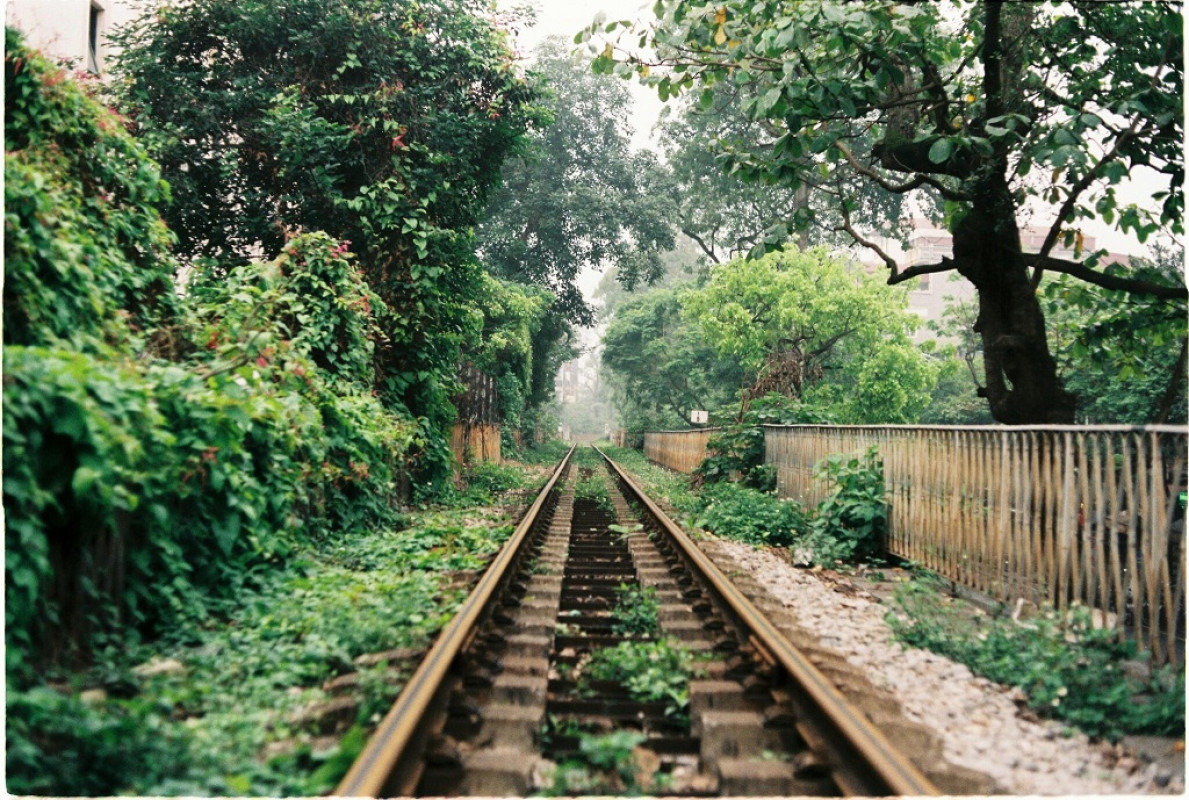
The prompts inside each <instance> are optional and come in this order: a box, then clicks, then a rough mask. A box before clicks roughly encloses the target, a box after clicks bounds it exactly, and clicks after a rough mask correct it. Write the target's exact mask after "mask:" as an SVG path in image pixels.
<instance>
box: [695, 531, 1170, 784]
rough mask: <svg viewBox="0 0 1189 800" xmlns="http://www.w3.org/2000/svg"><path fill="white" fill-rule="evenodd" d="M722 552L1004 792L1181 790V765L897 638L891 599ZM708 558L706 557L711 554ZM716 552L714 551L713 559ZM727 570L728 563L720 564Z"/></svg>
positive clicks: (742, 549)
mask: <svg viewBox="0 0 1189 800" xmlns="http://www.w3.org/2000/svg"><path fill="white" fill-rule="evenodd" d="M716 544H717V547H713V548H711V549H713V550H715V551H718V552H719V553H721V554H725V555H726V556H728V557H729V558H730V559H731V560H733V561H734V562H735V565H736V566H737V568H741V569H743V570H746V571H747V572H748V573H750V574H751V576H752V577H753V578H754V579H755V580H756V582H757V583H759V584H760V585H761V586H764V587H766V589H767V590H768V592H769V593H770V594H771V595H772V596H774V597H775V598H776V599H778V600H780V601H781V602H782V603H783V604H784V606H785V607H786V608H787V609H788V611H789V613H791V614H792V615H793V616H795V617H796V618H797V622H798V624H799V626H800V627H801V628H802V629H804V630H805V631H806V633H808V634H809V635H811V636H815V637H816V638H817V639H818V641H819V642H820V645H821V646H822V647H823V648H828V649H830V650H833V651H835V652H837V653H838V654H839V655H841V656H842V657H844V658H845V659H846V660H847V661H848V662H849V663H850V664H853V665H854V666H855V667H857V668H859V669H860V670H862V672H863V673H864V674H865V676H866V677H867V679H868V680H869V681H870V682H871V683H872V684H874V685H875V686H877V687H879V688H881V689H886V690H887V691H889V692H891V693H892V694H893V695H895V697H896V698H898V699H899V701H900V704H901V707H902V711H903V713H904V715H905V717H907V718H908V719H910V720H912V721H914V722H917V723H919V724H921V725H924V726H925V727H927V728H928V729H930V730H932V731H933V732H934V733H935V734H936V736H937V737H938V739H940V740H941V741H942V742H943V743H944V757H945V759H946V761H948V762H949V763H951V764H954V765H958V766H961V767H965V768H968V769H971V770H976V771H978V772H981V773H984V774H985V775H987V776H989V777H990V778H991V779H992V780H994V781H995V783H996V785H997V790H998V791H1000V792H1002V793H1005V794H1027V795H1094V794H1099V795H1101V794H1181V793H1183V792H1184V788H1185V787H1184V770H1183V768H1182V769H1180V770H1175V769H1170V768H1169V766H1168V765H1167V763H1166V762H1163V761H1152V762H1148V761H1145V759H1144V758H1142V757H1137V756H1135V755H1133V754H1131V753H1129V752H1128V751H1127V750H1126V749H1124V748H1122V747H1117V746H1113V745H1110V744H1108V743H1095V742H1091V741H1090V740H1089V739H1088V738H1087V737H1086V736H1085V735H1083V734H1080V733H1078V734H1074V735H1072V736H1069V735H1067V733H1066V730H1067V729H1066V726H1064V725H1062V724H1060V723H1057V722H1052V721H1034V720H1032V719H1028V718H1026V717H1025V716H1023V715H1021V705H1020V704H1018V702H1017V701H1018V700H1019V699H1021V698H1020V694H1019V691H1018V690H1016V689H1013V688H1011V687H1005V686H1002V685H1000V684H997V683H993V682H991V681H989V680H986V679H984V678H980V677H976V676H975V675H974V674H973V673H972V672H971V671H970V669H969V668H968V667H966V666H965V665H964V664H959V663H956V662H954V661H951V660H950V659H948V658H946V657H944V656H940V655H936V654H934V653H931V652H928V651H925V650H919V649H915V648H906V647H905V646H903V645H901V644H899V643H898V642H896V641H894V640H893V638H892V633H891V630H890V629H889V627H888V625H887V623H886V622H885V621H884V617H885V615H886V614H887V612H888V610H889V609H888V606H886V605H884V604H882V603H881V602H880V601H879V600H878V598H876V597H875V596H874V595H871V594H870V593H867V592H865V591H862V590H858V591H856V590H855V587H854V585H853V584H848V585H847V586H846V587H845V588H846V591H845V593H843V592H840V591H838V590H837V589H838V584H837V583H831V582H830V581H827V580H823V579H822V577H821V574H820V573H815V572H813V571H811V570H806V569H801V568H797V567H794V566H793V565H792V564H790V563H789V562H788V561H786V560H785V559H784V558H782V557H780V556H779V555H777V553H775V552H773V551H768V550H759V549H756V548H753V547H751V546H749V545H744V544H740V543H737V542H730V541H725V540H716ZM712 555H713V554H712ZM715 557H721V556H715ZM721 566H723V568H724V569H726V568H729V565H725V564H724V565H721Z"/></svg>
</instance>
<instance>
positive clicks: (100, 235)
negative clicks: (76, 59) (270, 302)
mask: <svg viewBox="0 0 1189 800" xmlns="http://www.w3.org/2000/svg"><path fill="white" fill-rule="evenodd" d="M5 47H6V50H5V57H4V88H5V94H6V97H5V109H4V110H5V113H4V122H5V125H4V343H5V344H6V345H11V344H19V345H37V344H52V343H55V342H70V343H71V345H69V346H70V347H72V348H75V347H83V346H89V345H90V344H93V343H95V342H97V341H102V340H108V341H111V342H114V341H120V340H123V339H124V338H126V337H127V336H128V335H129V334H130V333H131V332H132V330H133V328H134V327H135V328H140V329H143V328H145V327H147V326H149V325H152V324H154V323H155V322H157V321H159V320H161V319H165V318H168V317H169V315H170V313H171V310H172V306H173V303H174V292H173V286H172V276H173V271H174V267H175V262H174V260H173V257H172V255H171V254H170V252H169V247H170V244H171V241H172V237H171V235H170V233H169V230H168V229H167V228H166V227H165V224H164V223H163V222H162V221H161V218H160V215H159V214H158V212H157V206H158V204H160V203H164V202H166V201H167V200H168V198H169V191H168V187H167V186H166V185H165V184H164V183H163V182H162V181H161V177H160V172H159V170H158V169H157V165H156V164H154V163H153V162H152V161H151V160H150V159H149V158H148V156H146V155H145V153H144V150H143V149H142V148H141V147H140V145H139V144H137V143H136V141H135V140H133V138H132V137H131V136H129V134H128V133H127V132H126V131H125V130H124V128H123V122H122V120H120V119H119V118H118V117H116V116H115V115H114V114H112V113H110V112H109V111H108V110H107V109H106V108H104V107H103V106H102V105H100V104H99V103H97V102H96V101H95V100H93V99H92V98H91V97H89V96H88V94H87V93H86V92H85V91H84V90H83V89H82V88H81V87H80V86H79V85H78V83H76V82H75V81H73V80H71V79H69V78H68V77H67V75H66V73H65V72H63V70H62V69H61V68H59V67H57V66H55V65H54V64H52V63H50V62H49V60H48V59H46V58H45V57H44V56H42V55H41V54H40V53H37V52H35V51H31V50H29V49H28V48H27V47H26V46H25V44H24V42H23V41H22V40H21V37H20V35H19V34H18V33H16V32H15V31H14V30H12V29H11V28H6V29H5Z"/></svg>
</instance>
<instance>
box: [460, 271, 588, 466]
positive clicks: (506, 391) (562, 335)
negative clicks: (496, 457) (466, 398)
mask: <svg viewBox="0 0 1189 800" xmlns="http://www.w3.org/2000/svg"><path fill="white" fill-rule="evenodd" d="M480 284H481V287H482V291H481V292H480V293H479V295H478V297H477V299H476V300H475V302H474V314H475V316H476V317H479V318H481V319H482V326H481V331H480V332H479V334H478V336H477V342H475V343H472V344H471V345H469V346H468V347H467V348H465V351H466V353H467V355H468V358H470V359H471V361H472V363H473V364H474V366H475V367H477V368H478V369H479V370H481V371H482V372H483V373H485V374H487V375H491V376H493V377H494V378H495V380H496V389H497V391H498V392H499V411H500V422H501V434H502V436H503V437H504V440H505V441H507V442H509V443H511V442H514V441H515V437H516V436H517V434H521V435H522V436H523V434H525V433H527V434H528V435H529V438H530V439H531V438H532V437H533V436H534V435H535V434H536V433H537V431H536V430H535V427H536V426H535V425H534V422H535V421H536V415H537V414H538V413H539V410H540V406H541V405H542V404H543V403H544V402H545V401H546V400H548V399H549V397H550V396H551V393H552V388H553V387H552V384H551V383H550V384H549V387H548V388H549V394H546V393H544V392H543V391H542V378H541V376H542V374H548V375H551V376H552V375H556V374H557V368H558V366H559V365H560V363H561V362H562V361H564V360H566V359H567V358H569V357H570V356H571V355H572V352H573V348H572V346H571V345H570V342H569V335H570V329H569V327H568V326H565V325H561V324H559V317H558V314H557V312H556V310H555V308H554V306H555V305H556V298H555V297H554V296H553V295H552V294H551V293H550V292H548V291H546V290H545V289H542V288H540V287H536V286H529V285H523V284H516V283H512V282H510V281H503V280H500V279H498V278H493V277H491V276H490V275H487V274H486V273H484V274H483V275H482V276H481V277H480Z"/></svg>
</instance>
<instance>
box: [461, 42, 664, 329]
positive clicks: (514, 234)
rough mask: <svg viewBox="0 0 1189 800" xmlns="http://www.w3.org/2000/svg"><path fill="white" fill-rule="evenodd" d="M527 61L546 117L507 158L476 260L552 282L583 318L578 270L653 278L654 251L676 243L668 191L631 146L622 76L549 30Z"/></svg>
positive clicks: (510, 274)
mask: <svg viewBox="0 0 1189 800" xmlns="http://www.w3.org/2000/svg"><path fill="white" fill-rule="evenodd" d="M533 69H534V72H535V74H536V76H537V77H538V78H539V79H540V80H541V82H542V84H543V88H544V91H545V92H546V93H547V95H548V101H547V105H548V108H549V110H550V114H551V116H552V123H551V124H550V125H548V126H547V127H545V128H544V129H543V130H539V131H535V132H534V133H533V134H532V136H531V137H530V138H529V141H528V142H527V145H526V147H525V148H524V151H523V153H522V155H521V156H520V157H519V158H517V159H513V160H511V161H509V162H508V163H507V164H506V166H505V168H504V174H503V183H502V186H501V188H500V191H499V192H498V193H497V194H496V195H495V197H494V198H493V200H492V203H491V206H490V211H489V215H488V217H487V220H486V221H485V222H484V224H483V225H482V227H481V228H480V233H479V239H480V244H481V252H482V256H483V261H484V264H485V265H486V266H487V268H488V269H490V270H491V271H492V272H493V273H495V274H496V275H499V276H500V277H503V278H507V279H510V280H515V281H520V282H523V283H532V284H536V285H539V286H543V287H545V288H548V289H550V290H552V291H553V292H554V293H555V294H557V296H558V303H557V306H556V308H557V310H558V312H559V313H562V314H564V315H565V316H566V318H567V319H569V320H570V321H571V322H573V323H575V324H579V325H590V324H592V323H593V321H594V313H593V310H592V309H591V308H590V307H589V305H588V304H587V303H586V301H585V300H584V299H583V297H582V292H581V290H580V289H579V287H578V284H577V278H578V275H579V273H580V271H581V270H582V269H583V268H585V267H596V268H603V267H606V266H609V265H612V264H613V265H615V266H616V268H617V274H618V277H619V280H620V282H621V283H622V284H624V285H625V286H627V287H632V286H634V285H636V284H637V283H640V282H648V281H651V280H653V279H655V278H656V277H658V276H659V275H660V274H661V271H662V267H661V261H660V254H661V253H663V252H664V251H666V250H668V249H670V248H672V247H673V230H672V226H671V222H672V219H671V211H670V205H669V201H668V196H667V194H666V193H665V192H664V191H663V189H662V187H661V185H660V183H659V176H660V174H661V173H660V170H659V166H658V164H657V162H656V159H655V157H654V156H652V154H650V153H648V152H646V151H645V152H633V151H632V150H631V146H630V139H631V134H632V130H631V126H630V124H629V121H628V114H629V110H630V98H629V96H628V92H627V88H626V87H625V86H623V84H621V83H619V82H617V81H614V80H608V79H607V78H606V77H604V76H599V75H594V74H592V73H591V72H590V70H589V69H587V68H586V67H585V66H584V65H583V64H581V63H580V62H578V61H576V60H575V59H574V58H573V57H572V56H571V55H570V54H569V52H568V50H567V49H566V47H565V45H564V43H563V41H562V40H560V39H556V38H555V39H550V40H546V41H545V42H544V43H543V44H542V45H541V46H540V47H539V48H538V50H537V53H536V62H535V65H534V67H533Z"/></svg>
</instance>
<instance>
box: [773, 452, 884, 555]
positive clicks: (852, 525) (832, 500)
mask: <svg viewBox="0 0 1189 800" xmlns="http://www.w3.org/2000/svg"><path fill="white" fill-rule="evenodd" d="M814 478H816V479H817V480H819V481H825V482H826V483H827V484H828V485H831V486H833V487H834V491H833V493H832V494H831V495H830V496H829V497H827V498H826V499H825V500H823V501H822V502H821V503H819V504H818V507H817V509H816V511H815V516H814V518H813V522H812V523H811V524H810V526H809V530H808V535H807V536H806V537H805V538H804V539H803V540H802V541H801V542H799V543H798V546H797V547H796V548H795V549H794V552H793V560H794V562H795V563H817V564H833V563H834V562H836V561H852V560H855V559H867V558H871V557H873V556H878V555H879V554H880V553H881V552H882V551H883V544H884V535H885V532H886V530H887V503H886V499H885V490H884V480H883V462H882V461H880V459H879V452H878V451H877V450H876V449H875V448H874V447H872V448H871V449H870V450H868V451H867V453H866V454H865V455H864V456H862V457H857V456H855V457H850V458H847V457H844V456H830V457H828V458H824V459H822V460H821V461H820V462H818V464H817V466H816V467H815V468H814Z"/></svg>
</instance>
